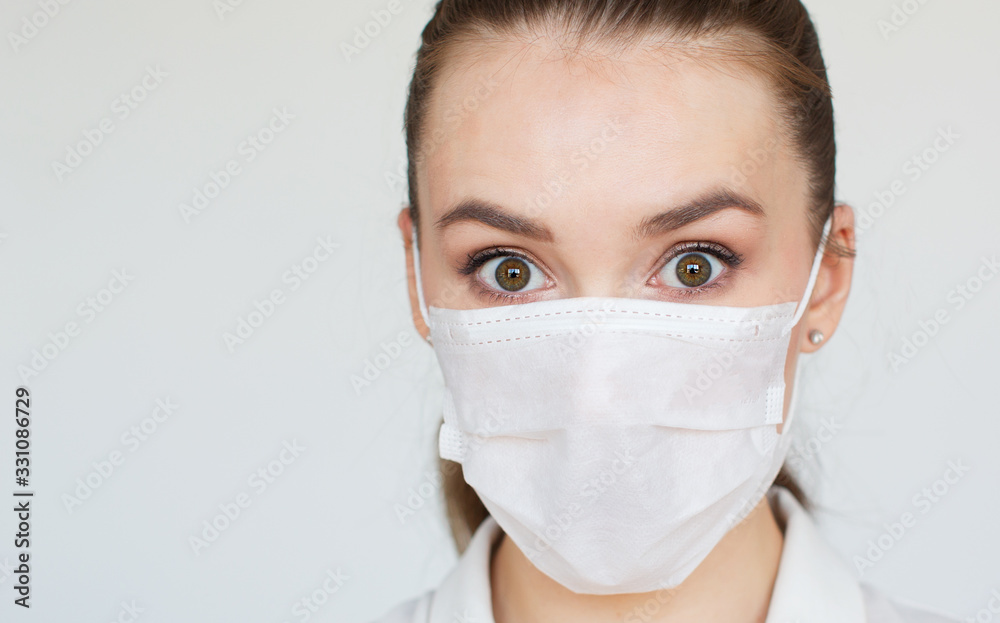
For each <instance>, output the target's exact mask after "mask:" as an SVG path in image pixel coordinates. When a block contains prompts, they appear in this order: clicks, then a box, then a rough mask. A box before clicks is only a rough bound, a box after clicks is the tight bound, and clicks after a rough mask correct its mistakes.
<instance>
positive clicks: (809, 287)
mask: <svg viewBox="0 0 1000 623" xmlns="http://www.w3.org/2000/svg"><path fill="white" fill-rule="evenodd" d="M832 225H833V215H831V216H830V218H828V219H826V223H824V224H823V233H822V234H821V235H820V240H819V248H818V249H816V256H815V257H814V258H813V263H812V268H811V269H810V270H809V282H808V283H806V291H805V294H803V295H802V298H801V299H800V300H799V304H798V305H796V307H795V315H794V316H793V317H792V319H791V321H789V323H788V324H787V325H785V328H784V329H782V331H781V335H783V336H784V335H787V334H788V333H789V332H790V331H791V330H792V329H793V328H795V325H796V324H798V322H799V320H801V319H802V314H804V313H805V311H806V307H808V306H809V299H810V298H812V291H813V287H814V286H815V285H816V276H817V275H819V267H820V265H821V264H822V263H823V253H824V252H825V251H826V237H827V236H828V235H829V234H830V227H831V226H832Z"/></svg>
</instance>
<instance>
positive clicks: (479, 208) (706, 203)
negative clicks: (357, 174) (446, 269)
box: [434, 188, 764, 242]
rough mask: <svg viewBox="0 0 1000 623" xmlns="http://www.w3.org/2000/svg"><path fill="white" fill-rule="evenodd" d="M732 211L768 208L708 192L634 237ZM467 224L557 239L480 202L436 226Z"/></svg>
mask: <svg viewBox="0 0 1000 623" xmlns="http://www.w3.org/2000/svg"><path fill="white" fill-rule="evenodd" d="M730 208H737V209H740V210H743V211H745V212H748V213H750V214H753V215H754V216H757V217H759V218H763V217H764V208H763V207H761V205H760V204H759V203H758V202H756V201H754V200H753V199H751V198H750V197H747V196H746V195H743V194H740V193H737V192H733V191H731V190H729V189H725V188H723V189H718V190H713V191H711V192H708V193H705V194H704V195H702V196H700V197H698V198H696V199H694V200H692V201H689V202H687V203H685V204H683V205H681V206H678V207H675V208H671V209H669V210H664V211H663V212H660V213H659V214H655V215H653V216H648V217H646V218H644V219H643V220H642V221H641V222H640V223H639V224H638V225H636V226H635V227H634V228H633V236H634V237H635V238H636V239H642V238H649V237H652V236H656V235H660V234H664V233H667V232H670V231H673V230H675V229H680V228H681V227H684V226H686V225H690V224H691V223H693V222H695V221H698V220H701V219H703V218H706V217H708V216H711V215H712V214H715V213H716V212H720V211H722V210H727V209H730ZM465 221H473V222H478V223H482V224H483V225H486V226H488V227H492V228H494V229H499V230H502V231H506V232H509V233H512V234H515V235H518V236H523V237H526V238H531V239H533V240H538V241H540V242H552V241H553V240H555V236H553V235H552V232H551V231H550V230H549V229H548V228H547V227H546V226H545V225H542V224H541V223H538V222H536V221H534V220H532V219H530V218H527V217H521V216H516V215H514V214H511V213H510V212H507V211H506V210H504V209H503V208H502V207H501V206H499V205H497V204H495V203H492V202H489V201H483V200H480V199H465V200H463V201H461V202H460V203H459V204H458V205H457V206H455V207H454V208H452V209H451V210H449V211H448V212H446V213H445V214H444V215H443V216H441V218H439V219H438V220H437V221H436V222H435V223H434V227H435V228H436V229H438V230H442V229H444V228H446V227H448V226H449V225H454V224H455V223H461V222H465Z"/></svg>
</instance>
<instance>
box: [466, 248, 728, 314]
mask: <svg viewBox="0 0 1000 623" xmlns="http://www.w3.org/2000/svg"><path fill="white" fill-rule="evenodd" d="M695 251H696V252H701V253H710V254H711V255H714V256H715V257H716V258H718V259H719V260H720V261H721V262H722V263H723V264H725V265H726V268H727V269H735V268H738V267H739V265H740V264H741V263H742V262H743V256H742V255H740V254H738V253H734V252H732V251H730V250H729V249H727V248H726V247H724V246H722V245H721V244H716V243H714V242H687V243H682V244H681V245H679V246H674V247H673V248H671V249H670V252H669V254H667V255H664V256H663V258H662V259H661V260H660V262H659V266H658V268H657V269H656V271H655V274H659V272H660V271H661V270H663V267H664V266H665V265H666V264H667V263H668V262H669V261H670V260H672V259H674V258H675V257H678V256H680V255H683V254H684V253H691V252H695ZM497 257H517V258H520V259H522V260H524V261H526V262H530V263H531V264H532V265H535V266H537V265H538V262H536V261H535V260H533V259H532V258H531V257H529V256H528V255H526V254H524V253H522V252H520V251H517V250H515V249H508V248H503V247H493V248H491V249H484V250H482V251H478V252H476V253H469V254H468V255H467V256H466V259H465V263H464V264H463V265H461V266H459V268H458V272H459V273H460V274H462V275H463V276H465V277H472V276H473V275H475V274H476V273H477V272H478V271H479V269H480V268H481V267H482V266H483V264H485V263H486V262H488V261H490V260H492V259H494V258H497ZM728 274H729V270H727V271H726V272H725V273H723V275H722V276H720V277H718V278H716V279H715V280H713V281H712V282H711V283H709V284H707V285H704V286H698V287H696V288H671V289H672V290H677V291H678V294H680V295H681V296H698V295H700V294H701V293H703V292H705V291H706V290H710V289H712V288H715V287H718V286H719V285H720V282H722V283H725V281H727V279H725V278H724V277H725V275H728ZM472 284H473V285H474V286H475V288H476V289H477V290H478V294H479V295H480V296H483V297H485V298H487V299H489V300H490V301H491V302H509V301H514V300H518V299H522V298H524V295H516V294H506V293H504V292H500V291H498V290H493V289H491V288H487V287H485V286H484V285H483V284H482V283H480V282H479V279H478V278H475V277H472Z"/></svg>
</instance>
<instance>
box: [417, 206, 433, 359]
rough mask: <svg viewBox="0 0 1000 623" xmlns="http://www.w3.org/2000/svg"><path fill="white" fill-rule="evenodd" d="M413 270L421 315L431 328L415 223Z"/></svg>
mask: <svg viewBox="0 0 1000 623" xmlns="http://www.w3.org/2000/svg"><path fill="white" fill-rule="evenodd" d="M413 272H414V274H415V276H416V280H417V302H418V303H419V307H420V317H421V318H422V319H423V321H424V324H425V325H427V327H428V328H430V326H431V325H430V322H428V318H429V317H430V314H428V313H427V305H426V303H424V287H423V285H422V284H421V283H420V250H419V248H418V245H417V226H416V224H414V225H413ZM428 339H429V338H428Z"/></svg>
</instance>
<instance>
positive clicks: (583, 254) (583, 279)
mask: <svg viewBox="0 0 1000 623" xmlns="http://www.w3.org/2000/svg"><path fill="white" fill-rule="evenodd" d="M634 254H635V249H634V247H632V248H629V247H628V246H626V245H621V244H618V243H616V242H614V241H612V240H595V241H594V242H593V244H591V245H586V244H584V245H581V246H580V248H578V249H573V250H572V251H571V252H570V254H569V255H568V258H569V260H568V262H567V267H568V272H569V281H568V287H567V296H570V297H584V296H599V297H618V298H633V297H635V296H636V292H637V290H638V288H639V287H640V286H641V285H642V284H641V283H638V281H639V280H640V279H641V277H640V276H637V275H635V274H634V263H635V257H634Z"/></svg>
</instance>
